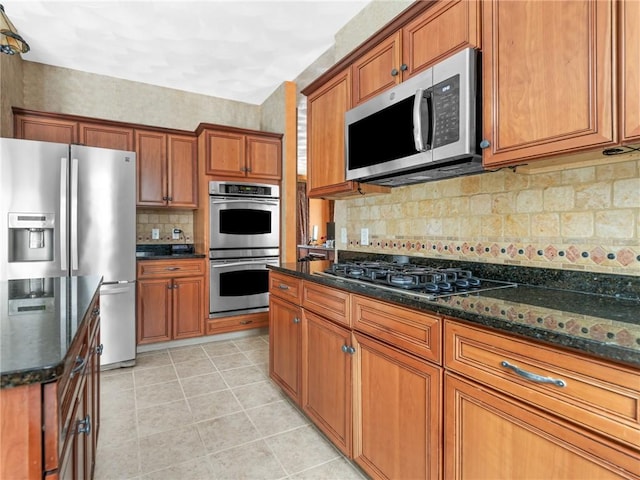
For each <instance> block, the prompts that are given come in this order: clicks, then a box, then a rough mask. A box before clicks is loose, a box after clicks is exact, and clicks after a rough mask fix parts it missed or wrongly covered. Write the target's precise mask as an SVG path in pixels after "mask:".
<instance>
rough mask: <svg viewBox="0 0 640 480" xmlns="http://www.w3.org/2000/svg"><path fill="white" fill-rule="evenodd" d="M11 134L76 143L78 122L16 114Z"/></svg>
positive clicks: (29, 138) (49, 140) (24, 137)
mask: <svg viewBox="0 0 640 480" xmlns="http://www.w3.org/2000/svg"><path fill="white" fill-rule="evenodd" d="M13 136H14V137H15V138H22V139H24V140H39V141H42V142H56V143H77V141H78V123H77V122H73V121H71V120H62V119H57V118H44V117H41V116H35V115H33V116H32V115H21V114H17V115H15V117H14V132H13Z"/></svg>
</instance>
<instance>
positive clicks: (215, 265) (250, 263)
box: [211, 260, 275, 268]
mask: <svg viewBox="0 0 640 480" xmlns="http://www.w3.org/2000/svg"><path fill="white" fill-rule="evenodd" d="M242 265H265V268H266V265H272V264H271V263H270V262H265V261H261V260H257V261H254V262H233V263H218V264H214V262H211V268H226V267H240V266H242ZM274 265H275V264H274Z"/></svg>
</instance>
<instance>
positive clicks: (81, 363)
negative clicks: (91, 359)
mask: <svg viewBox="0 0 640 480" xmlns="http://www.w3.org/2000/svg"><path fill="white" fill-rule="evenodd" d="M86 362H87V360H86V359H85V358H82V357H81V356H80V355H78V356H77V357H76V366H75V367H73V369H72V370H71V378H73V377H74V376H75V374H76V373H78V372H79V371H80V370H82V369H83V368H84V364H85V363H86Z"/></svg>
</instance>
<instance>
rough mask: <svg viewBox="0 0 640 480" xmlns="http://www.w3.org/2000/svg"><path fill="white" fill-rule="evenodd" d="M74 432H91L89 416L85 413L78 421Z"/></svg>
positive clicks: (86, 433) (87, 433)
mask: <svg viewBox="0 0 640 480" xmlns="http://www.w3.org/2000/svg"><path fill="white" fill-rule="evenodd" d="M76 433H84V434H85V435H89V434H90V433H91V416H90V415H87V416H86V417H84V418H83V419H82V420H80V421H79V422H78V427H77V429H76Z"/></svg>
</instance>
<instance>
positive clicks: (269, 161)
mask: <svg viewBox="0 0 640 480" xmlns="http://www.w3.org/2000/svg"><path fill="white" fill-rule="evenodd" d="M202 127H203V126H202V125H201V126H200V127H199V128H198V131H199V138H200V144H201V150H202V151H203V154H204V169H205V173H206V174H207V175H212V176H215V177H226V178H246V179H258V180H269V181H272V180H280V179H281V178H282V135H281V134H278V133H267V132H256V131H249V130H242V129H234V128H222V127H218V128H214V127H213V126H205V127H204V128H202Z"/></svg>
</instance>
